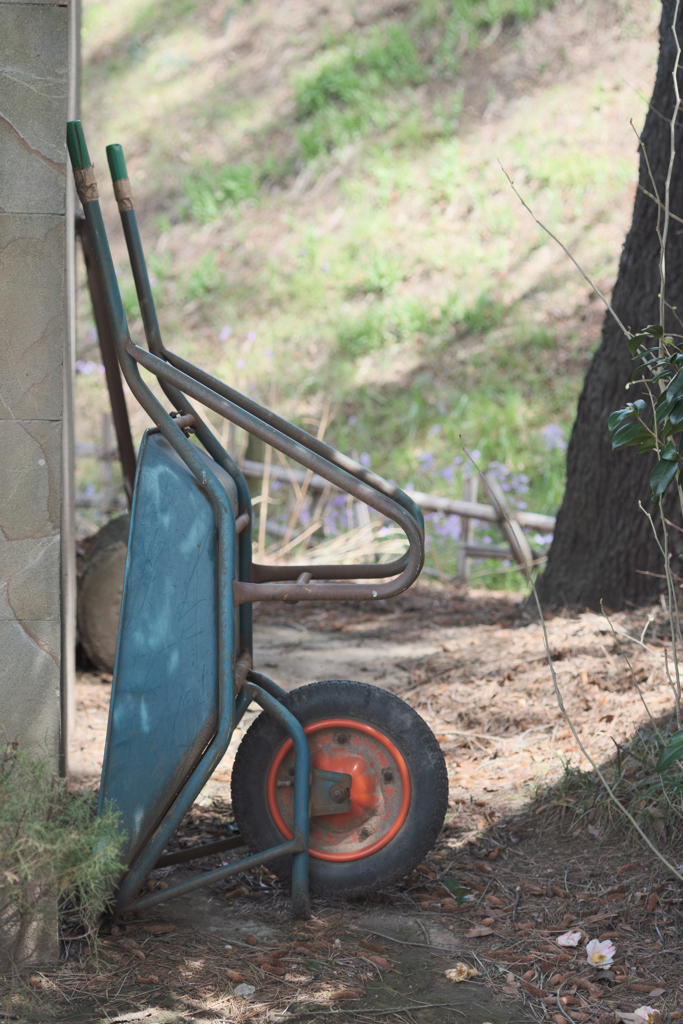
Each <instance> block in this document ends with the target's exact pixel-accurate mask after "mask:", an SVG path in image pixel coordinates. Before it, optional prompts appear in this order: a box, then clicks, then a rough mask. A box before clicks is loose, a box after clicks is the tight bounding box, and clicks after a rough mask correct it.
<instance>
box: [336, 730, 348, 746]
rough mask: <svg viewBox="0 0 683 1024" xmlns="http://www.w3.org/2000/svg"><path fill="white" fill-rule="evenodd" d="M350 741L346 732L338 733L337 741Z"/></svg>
mask: <svg viewBox="0 0 683 1024" xmlns="http://www.w3.org/2000/svg"><path fill="white" fill-rule="evenodd" d="M348 742H349V737H348V736H347V735H346V733H345V732H340V733H338V735H337V743H341V744H342V745H343V744H344V743H348Z"/></svg>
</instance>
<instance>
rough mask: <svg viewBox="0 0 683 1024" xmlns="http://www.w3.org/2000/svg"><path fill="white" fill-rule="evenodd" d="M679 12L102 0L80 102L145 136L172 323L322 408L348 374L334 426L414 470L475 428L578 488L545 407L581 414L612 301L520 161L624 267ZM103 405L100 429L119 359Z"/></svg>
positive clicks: (439, 471) (589, 249)
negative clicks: (553, 442)
mask: <svg viewBox="0 0 683 1024" xmlns="http://www.w3.org/2000/svg"><path fill="white" fill-rule="evenodd" d="M656 17H657V11H656V7H655V5H654V4H652V3H650V2H649V0H636V2H635V3H634V4H633V5H632V6H631V7H629V8H625V7H624V6H623V5H620V4H617V3H614V2H610V0H585V3H584V4H583V5H581V6H579V5H576V4H575V3H574V2H573V0H572V2H570V0H559V2H558V3H557V4H556V6H555V7H554V8H553V9H551V10H545V11H541V12H540V14H539V13H538V10H537V5H535V4H532V3H531V2H529V3H524V4H523V3H522V2H521V0H516V2H515V0H487V2H482V3H479V4H476V5H473V4H471V3H469V2H467V0H462V2H461V3H460V4H456V3H451V2H447V3H444V4H442V5H435V4H431V3H430V0H420V2H410V0H409V2H407V3H405V4H401V5H399V6H396V5H394V6H391V5H387V6H383V5H382V4H379V3H373V2H366V3H361V2H359V3H350V2H344V3H339V4H335V5H331V6H330V7H329V8H328V7H327V6H326V4H325V3H323V2H315V0H311V2H307V3H300V2H298V3H297V2H294V0H287V2H285V3H283V2H280V3H275V2H274V0H252V2H247V3H242V4H240V3H239V2H236V3H235V4H234V5H233V6H230V4H229V3H227V2H225V0H218V2H216V3H206V2H202V0H166V2H164V3H162V2H161V0H117V2H113V0H86V3H85V11H84V62H85V66H84V77H83V86H84V89H83V115H82V116H83V121H84V124H85V126H86V130H87V134H88V138H89V141H90V145H91V152H93V153H94V154H95V157H94V159H95V161H96V163H97V164H98V166H99V168H100V169H102V168H103V167H104V163H105V162H104V154H103V149H104V146H105V144H106V143H108V142H113V141H120V142H121V143H122V144H123V145H124V150H125V152H126V154H127V157H128V163H129V168H130V170H131V178H132V182H133V187H134V190H135V194H136V197H137V206H138V212H139V217H140V221H141V227H142V234H143V239H144V241H145V243H146V248H147V251H148V254H149V260H150V264H151V268H152V271H153V273H154V275H155V280H156V285H155V293H156V296H157V300H158V303H159V306H160V314H161V322H162V328H163V329H164V332H165V337H166V339H167V343H168V344H169V345H170V347H172V348H176V349H177V350H179V351H180V352H182V353H183V354H189V355H190V357H191V358H193V359H194V360H195V361H197V362H198V363H200V364H201V365H204V366H206V367H207V368H210V369H212V370H213V372H216V373H218V375H219V376H223V377H224V378H225V379H227V380H230V381H234V382H237V384H238V386H240V387H242V388H244V389H247V390H249V391H251V392H252V393H255V394H257V395H258V396H259V397H260V398H262V399H263V400H269V399H270V400H272V401H273V402H274V403H275V404H276V405H277V406H278V407H279V408H280V409H281V410H282V411H284V412H285V413H286V414H288V415H290V416H293V417H295V418H297V419H298V420H299V421H301V422H304V423H306V422H315V421H316V420H317V418H318V417H319V416H320V412H321V409H322V408H323V406H324V404H325V402H327V401H329V402H330V403H331V406H332V409H333V410H335V415H334V419H333V421H332V424H331V426H330V428H329V430H328V435H327V436H328V438H331V440H332V441H333V443H335V444H337V445H338V446H340V447H342V448H344V449H346V450H349V451H352V452H356V453H368V454H369V455H370V456H371V459H372V465H373V468H376V469H377V470H378V471H379V472H381V473H383V474H384V475H387V476H391V477H395V478H396V479H398V480H399V481H401V482H402V483H409V482H410V483H412V484H413V485H414V486H416V487H419V488H420V489H423V490H432V491H438V492H440V493H444V494H451V495H453V496H457V495H459V494H460V492H461V488H462V476H461V473H462V470H461V469H460V467H459V465H458V464H457V462H458V461H459V457H460V455H461V448H460V441H459V438H460V436H462V438H463V440H464V442H465V444H466V445H467V446H468V447H469V448H470V449H478V450H479V451H480V452H481V453H482V458H483V461H484V462H490V461H496V462H498V463H501V464H503V465H504V466H505V467H507V469H508V470H509V478H510V479H511V478H512V477H514V478H515V485H516V487H517V489H518V492H519V493H518V494H517V495H516V497H517V498H519V499H523V500H524V501H526V502H528V504H529V507H531V508H533V509H535V510H537V511H548V512H553V511H554V510H555V509H556V507H557V505H558V503H559V501H560V498H561V493H562V485H563V457H564V456H563V451H562V449H561V446H556V447H555V448H554V449H553V450H552V451H548V450H547V447H548V443H547V442H549V440H550V437H551V435H549V434H548V433H547V431H546V429H545V428H547V426H548V424H554V425H556V426H557V427H559V428H561V432H562V434H563V436H564V438H566V437H567V436H568V432H569V429H570V427H571V422H572V419H573V415H574V410H575V404H576V398H577V396H578V392H579V388H580V385H581V380H582V377H583V374H584V372H585V368H586V365H587V360H588V358H589V356H590V353H591V351H592V349H593V348H594V346H595V344H596V342H597V340H598V337H599V327H600V322H601V316H602V313H601V310H600V309H598V306H597V304H596V303H595V302H594V301H593V300H592V298H591V296H590V294H589V290H588V288H587V286H586V285H585V283H584V282H583V281H582V280H581V278H580V277H578V275H577V274H576V272H575V271H574V270H573V268H572V267H571V266H570V265H569V263H568V262H567V261H566V258H565V257H564V256H563V255H562V253H561V252H560V251H559V249H557V247H556V246H555V245H554V243H552V242H549V241H548V240H547V239H546V238H545V237H544V236H543V234H542V233H541V232H540V231H539V229H538V228H537V227H536V226H535V225H534V223H533V221H532V220H531V218H530V217H529V216H528V214H527V213H525V211H524V210H523V209H522V208H521V206H520V204H519V203H518V201H517V200H516V199H515V197H514V195H513V194H512V192H511V190H510V188H509V186H508V184H507V182H506V180H505V178H504V176H503V173H502V171H501V168H500V166H499V163H498V161H500V162H501V163H502V164H503V165H504V167H505V168H506V170H507V171H508V172H509V173H510V175H511V176H512V177H513V178H514V180H515V183H516V185H517V186H518V187H520V188H521V190H522V192H523V194H524V196H525V197H526V198H527V199H528V200H529V201H530V202H531V203H532V205H533V207H534V210H535V211H536V212H537V213H538V215H539V216H540V217H541V219H543V220H544V221H545V223H546V224H548V226H549V227H551V228H552V229H554V230H557V231H559V232H560V233H561V236H562V238H563V240H564V241H565V242H566V243H567V244H568V245H570V247H571V248H572V250H573V252H574V253H575V255H576V256H577V257H578V258H579V260H580V261H581V262H582V264H583V265H585V266H586V267H587V268H589V269H590V272H591V273H592V275H593V276H594V277H595V279H596V281H597V283H598V284H599V285H600V286H601V287H602V288H603V289H606V290H607V291H609V289H610V287H611V284H612V282H613V279H614V275H615V271H616V264H617V260H618V254H619V249H620V245H621V242H622V240H623V236H624V232H625V230H626V229H627V227H628V223H629V219H630V208H631V202H632V194H633V183H634V181H635V170H636V152H635V139H634V137H633V134H632V132H631V129H630V127H629V124H628V121H629V118H630V117H633V118H634V121H635V123H636V124H637V125H638V124H640V123H642V120H643V117H644V110H645V98H646V97H647V96H648V95H649V92H650V88H651V81H652V78H653V74H654V67H655V60H656ZM100 175H101V176H102V171H100ZM103 191H105V192H107V191H108V190H107V188H106V187H105V188H104V189H103ZM106 212H107V216H108V220H109V224H110V225H111V230H112V233H114V232H116V239H115V245H114V248H115V259H116V260H117V261H118V264H119V265H120V267H121V282H122V284H123V287H124V295H125V299H126V303H127V307H128V310H129V313H130V317H131V322H132V329H133V334H134V335H135V334H136V333H139V332H140V325H139V320H138V319H137V311H136V304H135V300H134V290H133V288H132V284H131V280H130V275H129V274H128V272H127V269H126V262H125V259H124V253H123V249H122V246H121V242H120V233H119V232H118V230H117V228H116V217H115V210H114V207H113V204H112V203H111V201H108V202H107V205H106ZM82 305H83V328H84V329H83V330H82V331H81V341H80V343H79V347H80V351H79V355H80V356H81V358H83V359H85V360H88V359H93V358H94V357H95V353H96V349H95V348H92V347H90V348H89V347H88V346H89V344H90V345H92V341H91V342H88V336H87V333H86V328H87V323H86V318H87V306H86V304H85V303H83V304H82ZM228 328H229V330H228ZM91 337H92V335H91ZM221 339H223V340H221ZM78 405H79V426H78V431H79V437H80V438H81V439H83V440H94V439H96V438H97V435H98V430H99V426H98V423H99V418H98V416H97V415H96V413H97V411H98V410H99V409H100V408H101V407H102V379H101V377H99V376H98V375H97V374H96V373H95V374H91V375H84V376H81V377H79V387H78ZM143 425H144V418H143V417H142V416H141V415H140V414H139V413H137V412H134V426H135V430H136V432H137V433H138V435H139V433H140V432H141V430H142V428H143ZM556 436H557V437H560V436H561V435H560V434H559V432H556ZM454 459H455V460H456V463H454ZM502 472H503V474H505V472H506V471H505V470H502ZM93 473H94V466H92V465H90V466H89V465H88V464H87V463H82V465H81V477H82V479H81V483H86V482H87V481H88V479H89V475H90V476H92V474H93ZM525 476H526V477H528V478H529V485H528V488H529V490H528V493H524V491H525V487H526V486H527V485H526V484H525V481H524V477H525ZM434 525H435V527H436V528H437V532H438V529H444V528H445V527H446V526H447V524H443V523H441V524H438V523H437V524H434ZM436 546H437V551H438V550H439V549H441V557H440V561H441V563H442V564H444V565H445V566H446V567H450V566H451V565H452V545H451V544H449V543H448V541H447V540H446V539H442V540H438V539H437V545H436Z"/></svg>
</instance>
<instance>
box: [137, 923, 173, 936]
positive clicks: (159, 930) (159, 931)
mask: <svg viewBox="0 0 683 1024" xmlns="http://www.w3.org/2000/svg"><path fill="white" fill-rule="evenodd" d="M143 928H144V930H145V931H146V932H149V934H150V935H166V934H167V933H168V932H175V931H177V929H178V925H177V924H146V925H143Z"/></svg>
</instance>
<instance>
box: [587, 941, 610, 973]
mask: <svg viewBox="0 0 683 1024" xmlns="http://www.w3.org/2000/svg"><path fill="white" fill-rule="evenodd" d="M616 951H617V950H616V947H615V945H614V943H613V942H610V941H609V939H605V941H604V942H599V941H598V940H597V939H591V941H590V942H589V943H588V945H587V946H586V956H587V957H588V963H589V964H590V965H591V966H592V967H609V966H610V964H611V963H612V960H613V959H614V954H615V953H616Z"/></svg>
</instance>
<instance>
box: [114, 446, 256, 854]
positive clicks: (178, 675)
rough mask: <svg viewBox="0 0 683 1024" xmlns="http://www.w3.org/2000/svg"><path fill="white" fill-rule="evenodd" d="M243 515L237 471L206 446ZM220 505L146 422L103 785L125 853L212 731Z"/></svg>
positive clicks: (162, 808) (138, 841)
mask: <svg viewBox="0 0 683 1024" xmlns="http://www.w3.org/2000/svg"><path fill="white" fill-rule="evenodd" d="M197 453H198V454H199V455H200V456H201V457H202V458H203V459H204V461H205V462H206V464H207V465H208V466H209V467H210V469H211V472H212V473H213V474H214V475H215V477H216V478H217V479H218V480H219V482H220V483H221V485H222V486H223V487H224V488H225V491H226V494H227V495H228V498H229V500H230V504H231V506H232V509H233V511H234V513H235V515H237V488H236V486H235V483H234V481H233V479H232V478H231V477H230V476H229V475H228V473H226V472H225V470H224V469H222V468H221V467H220V466H219V465H218V463H216V462H214V460H213V459H211V458H210V457H209V456H208V455H206V454H205V453H204V452H202V451H201V450H200V449H199V448H198V449H197ZM216 536H217V533H216V525H215V520H214V514H213V509H212V507H211V504H210V502H209V500H208V498H207V496H206V493H205V492H204V491H203V490H202V489H201V488H200V486H199V485H198V483H197V480H196V478H195V477H194V475H193V474H192V472H191V471H190V470H189V469H188V467H187V466H186V465H185V463H184V462H183V461H182V460H181V459H180V457H179V456H178V455H177V454H176V452H175V451H174V450H173V448H172V447H171V446H170V445H169V443H168V442H167V441H166V440H165V439H164V438H163V437H162V435H161V434H159V433H158V432H156V431H148V432H147V433H146V434H145V436H144V438H143V441H142V444H141V446H140V454H139V458H138V467H137V473H136V478H135V491H134V495H133V506H132V510H131V521H130V535H129V540H128V559H127V563H126V575H125V581H124V586H123V598H122V602H121V621H120V626H119V640H118V646H117V651H116V661H115V664H114V680H113V686H112V691H111V704H110V709H109V726H108V731H107V741H106V747H105V753H104V767H103V770H102V781H101V786H100V802H99V808H100V809H101V808H102V807H103V806H104V804H105V803H107V802H108V801H113V802H114V804H115V805H116V807H117V808H118V810H119V812H120V814H121V828H122V830H123V831H125V832H126V845H125V847H124V850H123V852H122V854H121V859H122V860H123V862H124V863H126V864H128V865H130V864H131V862H132V861H133V860H134V859H135V856H136V854H137V853H138V852H139V851H140V850H141V849H142V847H143V846H144V844H145V842H146V841H147V839H148V837H149V836H150V834H151V832H152V831H153V830H154V828H155V826H156V825H157V824H158V822H159V821H160V820H161V818H162V817H163V815H164V814H165V812H166V810H167V809H168V807H169V805H170V803H171V801H172V800H173V799H174V797H175V796H176V794H177V793H178V791H179V790H180V788H181V787H182V785H183V783H184V782H185V780H186V778H187V777H188V775H189V774H190V772H191V771H192V769H193V768H194V767H195V765H196V764H197V762H198V761H199V758H200V757H201V754H202V752H203V751H204V749H205V748H206V746H207V744H208V743H209V741H210V739H211V738H212V736H213V734H214V732H215V729H216V723H217V714H218V681H217V673H218V669H217V630H218V623H217V587H218V580H217V568H216Z"/></svg>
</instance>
